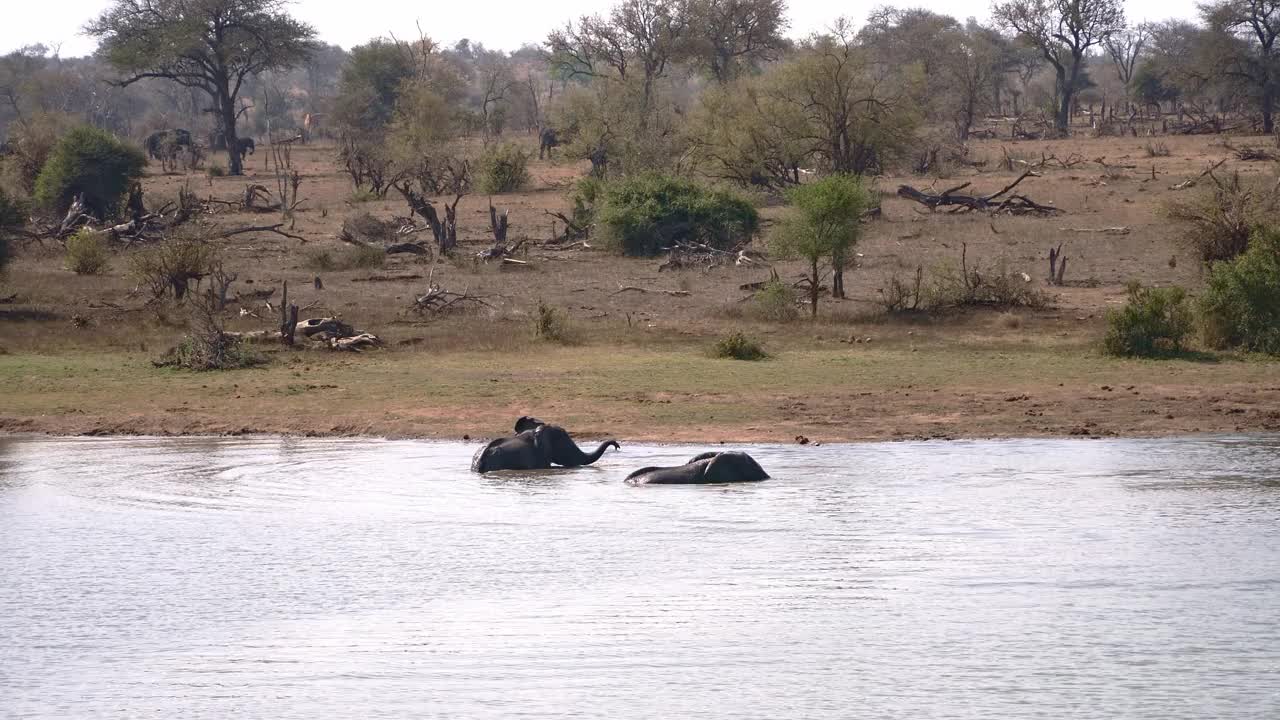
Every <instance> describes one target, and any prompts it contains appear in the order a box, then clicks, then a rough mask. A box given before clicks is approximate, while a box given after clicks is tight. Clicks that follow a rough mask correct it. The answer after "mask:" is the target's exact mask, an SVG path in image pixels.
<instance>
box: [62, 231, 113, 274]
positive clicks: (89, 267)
mask: <svg viewBox="0 0 1280 720" xmlns="http://www.w3.org/2000/svg"><path fill="white" fill-rule="evenodd" d="M110 257H111V256H110V254H109V253H108V252H107V239H106V237H105V235H104V234H103V233H100V232H94V231H93V230H90V229H89V228H80V229H79V230H77V231H76V234H74V235H72V236H71V237H69V238H67V268H68V269H69V270H71V271H72V272H74V273H75V274H77V275H97V274H98V273H100V272H102V271H103V270H105V269H106V267H107V262H108V260H109V259H110Z"/></svg>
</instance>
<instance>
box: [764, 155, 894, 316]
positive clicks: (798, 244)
mask: <svg viewBox="0 0 1280 720" xmlns="http://www.w3.org/2000/svg"><path fill="white" fill-rule="evenodd" d="M787 199H788V200H789V201H790V202H791V205H792V207H793V208H794V210H793V212H792V213H791V214H790V215H788V216H787V217H786V218H785V219H784V220H783V222H782V225H781V227H780V228H779V229H778V230H777V231H776V232H775V233H774V234H773V235H772V236H771V237H770V251H771V252H772V253H773V254H776V255H777V256H778V257H782V258H785V257H799V258H801V259H803V260H805V261H806V262H808V263H809V277H808V278H807V282H808V285H809V287H808V291H809V311H810V314H811V316H812V317H815V318H816V317H817V316H818V294H819V290H820V286H821V282H822V277H821V274H820V272H819V271H820V267H819V264H820V263H821V262H822V259H823V258H829V259H830V261H831V268H832V270H833V271H834V277H833V278H832V284H831V294H832V296H833V297H838V298H843V297H844V268H845V263H846V262H847V259H848V257H849V253H850V252H852V250H853V246H854V245H855V244H856V243H857V242H858V236H859V234H861V230H862V225H861V222H862V215H863V213H865V212H866V210H867V208H869V207H870V206H871V196H870V194H869V193H868V192H867V190H866V188H865V187H864V186H863V184H862V179H861V178H859V177H855V176H852V175H830V176H827V177H825V178H823V179H821V180H818V181H816V182H812V183H808V184H805V185H801V186H800V187H797V188H792V189H791V190H790V191H789V192H788V193H787Z"/></svg>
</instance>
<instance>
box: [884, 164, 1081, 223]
mask: <svg viewBox="0 0 1280 720" xmlns="http://www.w3.org/2000/svg"><path fill="white" fill-rule="evenodd" d="M1029 177H1040V175H1039V173H1036V172H1034V171H1032V170H1027V171H1025V172H1023V173H1022V174H1021V175H1019V176H1018V178H1017V179H1016V180H1014V181H1013V182H1011V183H1009V184H1008V185H1006V186H1004V187H1003V188H1001V189H1000V190H999V191H998V192H995V193H992V194H990V195H961V194H959V193H960V191H961V190H964V189H965V188H967V187H969V185H971V184H972V183H968V182H966V183H962V184H960V185H957V186H955V187H953V188H949V189H947V190H944V191H942V193H940V194H937V195H934V194H931V193H926V192H922V191H920V190H917V189H916V188H913V187H911V186H910V185H899V186H898V196H899V197H903V198H906V199H908V200H913V201H915V202H918V203H920V204H921V205H924V206H925V207H927V208H929V209H930V210H936V209H938V208H939V207H953V208H954V210H952V212H968V211H973V210H979V211H983V212H987V213H989V214H991V215H997V214H1000V213H1007V214H1009V215H1028V214H1038V215H1053V214H1056V213H1060V212H1062V210H1060V209H1058V208H1055V207H1052V206H1049V205H1041V204H1040V203H1037V202H1035V201H1034V200H1032V199H1031V198H1028V197H1027V196H1025V195H1012V194H1010V193H1011V192H1012V190H1013V189H1014V188H1016V187H1017V186H1018V185H1019V184H1020V183H1021V182H1022V181H1023V180H1025V179H1027V178H1029ZM1005 196H1007V197H1005ZM1002 197H1003V198H1004V199H1003V200H1002V199H1000V198H1002Z"/></svg>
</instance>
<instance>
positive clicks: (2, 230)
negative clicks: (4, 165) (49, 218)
mask: <svg viewBox="0 0 1280 720" xmlns="http://www.w3.org/2000/svg"><path fill="white" fill-rule="evenodd" d="M24 219H25V208H23V207H22V204H21V203H20V202H18V201H17V200H15V199H13V198H11V197H9V195H8V194H7V193H5V191H4V189H3V188H0V273H3V272H4V268H5V265H7V264H8V263H9V255H10V253H9V243H10V241H11V239H12V237H13V236H14V235H15V234H16V233H17V231H18V230H20V229H21V228H22V225H23V222H24Z"/></svg>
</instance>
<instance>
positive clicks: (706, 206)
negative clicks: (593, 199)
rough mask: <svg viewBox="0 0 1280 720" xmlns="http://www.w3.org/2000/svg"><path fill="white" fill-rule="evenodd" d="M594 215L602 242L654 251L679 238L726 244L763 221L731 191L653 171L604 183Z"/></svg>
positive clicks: (746, 234) (631, 252)
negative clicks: (704, 185)
mask: <svg viewBox="0 0 1280 720" xmlns="http://www.w3.org/2000/svg"><path fill="white" fill-rule="evenodd" d="M595 219H596V222H597V225H598V226H599V228H600V230H601V235H602V239H603V241H604V243H605V244H606V245H609V246H610V247H612V248H613V249H614V250H615V251H618V252H622V253H624V254H626V255H656V254H657V253H658V252H660V251H662V250H665V249H667V248H669V247H671V246H672V245H674V244H676V243H680V242H687V243H705V244H707V245H710V246H711V247H715V248H720V249H728V248H731V247H733V246H735V245H737V244H738V243H741V242H743V241H745V240H748V239H750V238H751V236H752V235H754V234H755V232H756V229H757V228H758V227H759V225H760V216H759V214H758V213H756V209H755V208H754V207H752V205H751V203H749V202H747V201H746V200H744V199H742V198H740V197H738V196H736V195H734V194H732V193H729V192H726V191H724V190H715V189H709V188H706V187H703V186H701V185H698V184H696V183H693V182H690V181H688V180H681V179H678V178H673V177H669V176H666V175H659V174H654V173H644V174H641V175H636V176H632V177H629V178H625V179H622V180H618V181H616V182H611V183H608V184H606V185H605V186H604V188H603V192H602V193H601V194H600V196H599V198H598V202H597V203H596V212H595Z"/></svg>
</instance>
